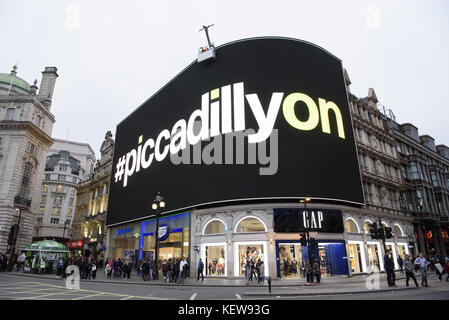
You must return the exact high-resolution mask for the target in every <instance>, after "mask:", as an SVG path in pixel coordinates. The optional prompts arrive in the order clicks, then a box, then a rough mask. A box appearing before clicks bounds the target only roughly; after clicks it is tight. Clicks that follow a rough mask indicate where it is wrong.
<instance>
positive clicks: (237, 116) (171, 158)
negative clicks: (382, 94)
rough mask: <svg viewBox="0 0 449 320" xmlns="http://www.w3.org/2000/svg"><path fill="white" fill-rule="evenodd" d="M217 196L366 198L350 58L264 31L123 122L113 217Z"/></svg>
mask: <svg viewBox="0 0 449 320" xmlns="http://www.w3.org/2000/svg"><path fill="white" fill-rule="evenodd" d="M158 191H160V192H161V194H162V195H163V196H164V198H165V200H166V207H165V208H164V212H173V211H178V210H183V209H187V208H192V207H197V206H201V205H205V204H213V203H231V202H235V201H239V202H241V201H246V200H257V199H267V200H269V199H298V198H303V197H312V198H314V199H326V200H331V201H338V202H344V203H347V204H355V205H360V204H362V203H363V202H364V199H363V192H362V187H361V179H360V172H359V167H358V160H357V152H356V148H355V142H354V136H353V129H352V120H351V115H350V111H349V106H348V98H347V94H346V87H345V82H344V77H343V69H342V64H341V61H340V60H339V59H338V58H336V57H335V56H333V55H332V54H330V53H329V52H327V51H325V50H323V49H321V48H319V47H317V46H315V45H313V44H310V43H306V42H302V41H299V40H295V39H285V38H254V39H248V40H242V41H237V42H233V43H229V44H226V45H223V46H221V47H218V48H217V50H216V59H214V60H212V61H211V62H207V63H201V64H200V63H197V62H194V63H192V64H191V65H190V66H188V67H187V68H186V69H185V70H184V71H182V72H181V73H180V74H179V75H178V76H177V77H175V78H174V79H173V80H172V81H170V82H169V83H168V84H167V85H166V86H164V87H163V88H162V89H161V90H159V91H158V92H157V93H156V94H154V95H153V96H152V97H151V98H150V99H149V100H147V101H146V102H145V103H144V104H142V105H141V106H140V107H139V108H138V109H137V110H135V111H134V112H133V113H132V114H131V115H129V116H128V117H127V118H126V119H125V120H123V121H122V122H121V123H120V124H119V125H118V126H117V132H116V144H115V151H114V161H113V169H112V177H111V185H110V193H109V204H108V215H107V225H112V224H117V223H121V222H125V221H131V220H136V219H140V218H144V217H147V216H149V215H151V214H152V210H151V204H152V201H153V199H154V197H155V195H156V194H157V193H158Z"/></svg>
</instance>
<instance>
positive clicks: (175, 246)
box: [139, 212, 190, 260]
mask: <svg viewBox="0 0 449 320" xmlns="http://www.w3.org/2000/svg"><path fill="white" fill-rule="evenodd" d="M189 219H190V213H189V212H185V213H180V214H176V215H171V216H166V217H161V218H159V232H158V233H159V235H158V239H159V240H158V249H159V250H158V251H159V255H158V256H159V259H160V260H167V259H172V258H182V257H184V258H186V259H188V258H189ZM155 229H156V219H151V220H147V221H144V222H142V224H141V232H140V248H139V249H140V250H139V259H146V258H154V253H155V243H156V241H155V239H156V238H155V236H154V231H155Z"/></svg>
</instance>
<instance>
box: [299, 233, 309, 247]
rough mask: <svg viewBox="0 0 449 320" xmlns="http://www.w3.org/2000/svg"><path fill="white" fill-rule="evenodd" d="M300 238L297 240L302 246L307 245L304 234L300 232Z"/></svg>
mask: <svg viewBox="0 0 449 320" xmlns="http://www.w3.org/2000/svg"><path fill="white" fill-rule="evenodd" d="M300 236H301V238H300V239H299V242H300V243H301V246H302V247H307V240H306V235H305V234H304V233H302V234H300Z"/></svg>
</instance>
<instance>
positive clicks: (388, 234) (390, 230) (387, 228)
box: [385, 227, 393, 239]
mask: <svg viewBox="0 0 449 320" xmlns="http://www.w3.org/2000/svg"><path fill="white" fill-rule="evenodd" d="M392 231H393V230H392V229H391V228H390V227H386V228H385V238H386V239H390V238H393V234H392V233H391V232H392Z"/></svg>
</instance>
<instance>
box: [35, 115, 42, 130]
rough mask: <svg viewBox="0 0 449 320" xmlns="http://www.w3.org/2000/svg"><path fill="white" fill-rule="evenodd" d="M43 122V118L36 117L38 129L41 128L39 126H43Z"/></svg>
mask: <svg viewBox="0 0 449 320" xmlns="http://www.w3.org/2000/svg"><path fill="white" fill-rule="evenodd" d="M41 120H42V118H41V116H37V117H36V123H35V124H36V127H38V128H39V126H40V124H41Z"/></svg>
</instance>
